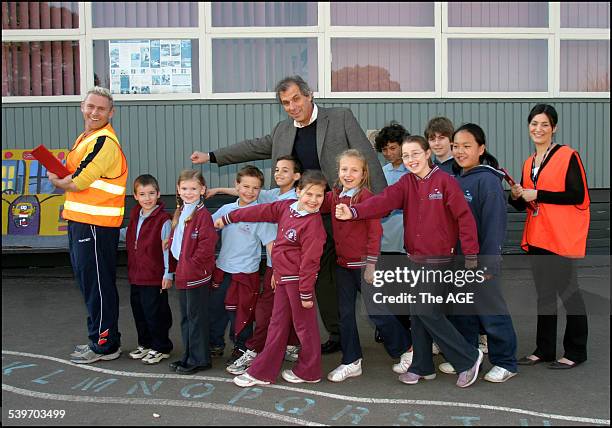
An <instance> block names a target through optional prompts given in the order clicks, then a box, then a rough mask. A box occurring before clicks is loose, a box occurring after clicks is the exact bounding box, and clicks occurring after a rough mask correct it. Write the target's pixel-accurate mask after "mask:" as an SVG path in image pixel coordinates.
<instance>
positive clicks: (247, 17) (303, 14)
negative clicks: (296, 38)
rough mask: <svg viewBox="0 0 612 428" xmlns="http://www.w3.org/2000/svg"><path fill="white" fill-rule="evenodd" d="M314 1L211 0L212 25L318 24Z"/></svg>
mask: <svg viewBox="0 0 612 428" xmlns="http://www.w3.org/2000/svg"><path fill="white" fill-rule="evenodd" d="M317 22H318V20H317V2H267V1H264V2H255V1H246V2H236V1H228V2H213V3H212V26H213V27H294V26H313V25H317Z"/></svg>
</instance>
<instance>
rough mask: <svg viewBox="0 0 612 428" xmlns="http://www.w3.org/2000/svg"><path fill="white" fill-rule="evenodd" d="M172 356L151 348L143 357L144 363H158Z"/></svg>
mask: <svg viewBox="0 0 612 428" xmlns="http://www.w3.org/2000/svg"><path fill="white" fill-rule="evenodd" d="M166 358H170V354H164V353H161V352H158V351H154V350H150V351H149V352H148V353H147V355H145V356H144V357H143V358H142V360H141V361H142V362H143V363H144V364H157V363H159V362H160V361H161V360H164V359H166Z"/></svg>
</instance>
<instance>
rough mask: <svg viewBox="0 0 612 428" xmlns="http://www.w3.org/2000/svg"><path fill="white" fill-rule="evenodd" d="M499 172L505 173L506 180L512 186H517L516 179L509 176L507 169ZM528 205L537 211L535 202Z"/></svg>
mask: <svg viewBox="0 0 612 428" xmlns="http://www.w3.org/2000/svg"><path fill="white" fill-rule="evenodd" d="M499 170H500V171H501V172H503V173H504V180H506V181H507V182H508V184H509V185H510V186H514V185H515V184H516V181H514V178H512V176H511V175H510V174H508V171H507V170H506V168H500V169H499ZM527 205H528V206H529V208H531V209H532V210H534V211H535V210H536V206H535V204H534V203H533V201H531V202H527Z"/></svg>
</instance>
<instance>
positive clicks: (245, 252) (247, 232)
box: [212, 201, 276, 273]
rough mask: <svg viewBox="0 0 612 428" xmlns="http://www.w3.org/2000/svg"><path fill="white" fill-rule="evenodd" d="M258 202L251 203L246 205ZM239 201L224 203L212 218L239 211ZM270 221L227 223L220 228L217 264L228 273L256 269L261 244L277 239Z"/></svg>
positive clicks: (255, 270)
mask: <svg viewBox="0 0 612 428" xmlns="http://www.w3.org/2000/svg"><path fill="white" fill-rule="evenodd" d="M254 205H257V202H252V203H250V204H249V205H247V206H246V207H252V206H254ZM246 207H240V206H238V201H236V202H233V203H231V204H226V205H223V206H222V207H221V208H219V209H218V210H217V212H215V213H214V214H213V216H212V218H213V221H215V220H217V219H218V218H221V217H223V216H224V215H225V214H228V213H230V212H232V211H235V210H239V209H241V208H246ZM272 226H273V225H271V224H270V223H259V222H239V223H232V224H228V225H227V226H225V227H224V228H223V230H222V231H221V252H220V253H219V257H217V267H218V268H219V269H221V270H223V271H225V272H228V273H253V272H257V271H258V270H259V262H260V261H261V245H262V244H263V245H266V244H268V243H269V242H272V241H274V238H276V229H275V228H274V227H272Z"/></svg>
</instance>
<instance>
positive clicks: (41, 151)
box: [32, 144, 70, 178]
mask: <svg viewBox="0 0 612 428" xmlns="http://www.w3.org/2000/svg"><path fill="white" fill-rule="evenodd" d="M32 156H34V157H35V158H36V160H38V161H39V162H40V163H42V164H43V165H44V166H45V168H47V170H49V171H51V172H52V173H53V174H55V175H57V176H58V177H59V178H64V177H66V176H67V175H70V171H68V169H67V168H66V167H65V166H64V165H63V164H62V163H61V162H60V161H59V159H58V158H56V157H55V156H54V155H53V153H51V152H50V151H49V150H47V148H46V147H45V146H44V145H42V144H41V145H40V146H38V147H36V148H35V149H34V150H32Z"/></svg>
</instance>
